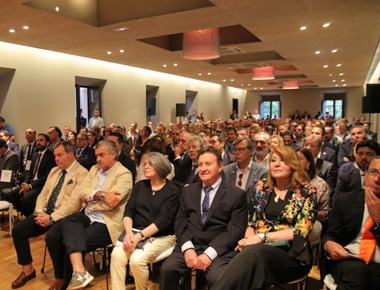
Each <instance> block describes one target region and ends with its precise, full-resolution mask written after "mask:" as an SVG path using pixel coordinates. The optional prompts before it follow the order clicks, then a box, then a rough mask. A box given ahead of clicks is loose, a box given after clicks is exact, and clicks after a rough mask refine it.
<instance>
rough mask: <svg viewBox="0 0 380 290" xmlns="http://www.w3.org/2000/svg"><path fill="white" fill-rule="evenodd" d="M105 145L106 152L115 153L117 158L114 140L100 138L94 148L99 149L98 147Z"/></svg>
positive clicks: (117, 151)
mask: <svg viewBox="0 0 380 290" xmlns="http://www.w3.org/2000/svg"><path fill="white" fill-rule="evenodd" d="M102 146H104V147H106V149H107V152H108V153H110V154H112V152H115V153H116V156H115V160H117V159H118V158H119V149H118V148H117V146H116V144H115V142H111V141H108V140H102V141H100V142H98V143H96V145H95V149H99V148H100V147H102Z"/></svg>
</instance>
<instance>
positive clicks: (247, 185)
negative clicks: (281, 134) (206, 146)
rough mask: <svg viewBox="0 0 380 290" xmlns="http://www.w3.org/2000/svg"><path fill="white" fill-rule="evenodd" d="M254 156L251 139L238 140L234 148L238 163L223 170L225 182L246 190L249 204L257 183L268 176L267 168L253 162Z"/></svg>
mask: <svg viewBox="0 0 380 290" xmlns="http://www.w3.org/2000/svg"><path fill="white" fill-rule="evenodd" d="M252 154H253V143H252V141H251V139H249V138H243V139H238V140H237V141H236V144H235V148H234V156H235V160H236V163H232V164H230V165H227V166H226V167H224V168H223V173H224V178H225V180H226V181H227V182H228V183H231V184H233V185H236V186H237V187H240V188H241V189H243V190H245V191H246V192H247V199H248V201H249V202H250V201H251V199H252V197H253V191H254V186H255V185H256V183H257V181H258V180H259V179H262V178H264V177H266V176H267V175H268V169H267V168H265V167H262V166H260V165H257V164H256V163H255V162H253V160H252Z"/></svg>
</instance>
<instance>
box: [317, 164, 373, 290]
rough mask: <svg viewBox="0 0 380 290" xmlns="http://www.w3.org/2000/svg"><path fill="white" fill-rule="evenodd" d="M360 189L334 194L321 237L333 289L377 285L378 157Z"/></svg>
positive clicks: (366, 287)
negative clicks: (334, 285) (334, 284)
mask: <svg viewBox="0 0 380 290" xmlns="http://www.w3.org/2000/svg"><path fill="white" fill-rule="evenodd" d="M365 184H366V186H365V187H364V190H359V191H354V192H350V193H345V194H342V195H340V196H339V197H337V199H336V202H335V204H334V207H333V209H332V210H331V211H330V214H329V216H330V222H329V225H328V228H327V231H326V234H325V235H324V236H323V238H322V243H323V245H324V249H325V250H326V252H327V254H328V256H329V260H326V263H327V264H326V265H327V272H329V273H331V275H332V276H333V278H334V280H335V283H336V284H338V288H337V289H359V290H360V289H363V290H364V289H366V290H367V289H379V285H380V250H379V245H380V158H379V157H376V158H375V159H374V160H373V161H372V162H371V164H370V166H369V169H368V171H366V173H365Z"/></svg>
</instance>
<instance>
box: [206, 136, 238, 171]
mask: <svg viewBox="0 0 380 290" xmlns="http://www.w3.org/2000/svg"><path fill="white" fill-rule="evenodd" d="M208 145H209V146H210V147H214V148H216V149H217V150H219V152H220V154H221V155H222V159H223V165H224V166H226V165H228V164H231V163H234V162H235V157H234V155H233V154H231V153H230V152H227V151H225V150H224V148H225V145H226V138H224V136H223V135H222V134H219V133H216V134H212V135H211V137H210V140H209V142H208Z"/></svg>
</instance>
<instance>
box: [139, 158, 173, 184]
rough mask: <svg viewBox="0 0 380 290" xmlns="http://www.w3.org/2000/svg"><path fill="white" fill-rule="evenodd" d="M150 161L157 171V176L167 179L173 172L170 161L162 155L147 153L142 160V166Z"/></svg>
mask: <svg viewBox="0 0 380 290" xmlns="http://www.w3.org/2000/svg"><path fill="white" fill-rule="evenodd" d="M146 159H149V160H150V163H151V164H152V166H153V167H154V169H155V170H156V171H157V174H158V175H159V176H160V177H161V178H165V177H166V176H168V175H169V173H170V172H171V171H172V166H171V164H170V162H169V160H168V159H167V158H166V157H165V156H164V155H163V154H161V153H158V152H149V153H145V154H144V155H143V156H142V158H141V164H144V162H145V160H146Z"/></svg>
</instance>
